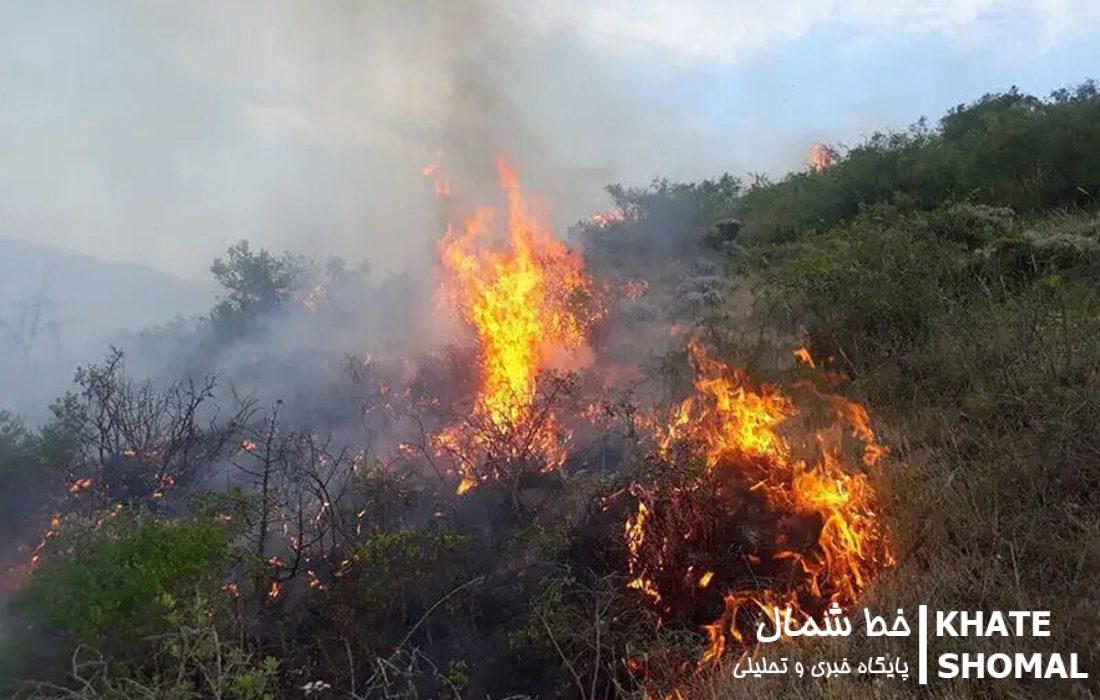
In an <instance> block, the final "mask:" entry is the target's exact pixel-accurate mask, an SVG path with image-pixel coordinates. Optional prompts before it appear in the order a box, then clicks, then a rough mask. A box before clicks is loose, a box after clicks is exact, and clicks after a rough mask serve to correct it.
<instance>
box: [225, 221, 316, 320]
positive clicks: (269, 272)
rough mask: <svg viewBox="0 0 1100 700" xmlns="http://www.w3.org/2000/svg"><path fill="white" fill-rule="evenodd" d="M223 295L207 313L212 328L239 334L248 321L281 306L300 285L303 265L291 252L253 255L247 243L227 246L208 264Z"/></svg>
mask: <svg viewBox="0 0 1100 700" xmlns="http://www.w3.org/2000/svg"><path fill="white" fill-rule="evenodd" d="M210 272H212V273H213V274H214V278H215V279H217V281H218V284H220V285H221V286H222V288H223V290H224V291H223V293H222V296H221V298H220V299H219V300H218V303H217V304H216V305H215V306H214V309H213V311H211V313H210V317H211V320H212V321H213V322H214V325H215V327H217V328H219V329H221V330H231V331H240V330H241V329H242V326H243V325H244V324H246V323H247V322H248V321H249V320H250V319H253V318H255V317H257V316H259V315H261V314H263V313H266V312H268V311H271V310H273V309H275V308H277V307H279V306H281V305H282V304H283V303H284V302H286V301H287V299H289V298H290V295H291V294H292V293H293V291H294V290H295V289H297V288H298V287H299V286H300V284H301V283H302V281H303V279H304V277H305V273H306V264H305V262H304V261H303V260H302V259H301V258H299V257H296V256H294V255H291V254H290V253H283V254H282V255H279V256H276V255H273V254H271V253H269V252H268V251H266V250H264V249H262V248H261V249H260V250H259V251H258V252H255V253H254V252H252V249H251V248H250V246H249V244H248V241H245V240H242V241H239V242H238V243H236V244H235V245H232V246H230V247H229V249H228V250H227V251H226V255H225V257H224V258H215V260H214V262H213V264H211V265H210Z"/></svg>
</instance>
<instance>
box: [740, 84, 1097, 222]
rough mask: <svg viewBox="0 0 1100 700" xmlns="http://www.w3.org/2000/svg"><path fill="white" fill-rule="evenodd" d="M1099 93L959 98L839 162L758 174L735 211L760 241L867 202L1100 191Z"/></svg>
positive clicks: (1033, 207) (926, 204) (1067, 202)
mask: <svg viewBox="0 0 1100 700" xmlns="http://www.w3.org/2000/svg"><path fill="white" fill-rule="evenodd" d="M1097 151H1100V93H1098V91H1097V88H1096V85H1095V83H1092V82H1086V83H1084V84H1082V85H1081V86H1079V87H1077V88H1076V89H1075V90H1073V91H1069V90H1063V91H1059V92H1057V93H1055V94H1054V95H1052V96H1051V98H1050V99H1048V100H1045V101H1044V100H1039V99H1037V98H1035V97H1032V96H1030V95H1024V94H1022V93H1020V92H1018V91H1017V90H1016V89H1015V88H1013V89H1012V90H1010V91H1009V92H1006V93H995V94H989V95H986V96H984V97H982V98H981V99H980V100H978V101H976V102H974V103H972V104H969V105H959V106H958V107H956V108H954V109H952V110H951V111H950V112H949V113H948V114H947V115H946V116H945V117H944V118H943V119H942V120H941V121H940V124H939V127H938V128H937V129H929V128H928V127H927V125H926V124H925V123H924V122H923V121H921V122H918V123H917V124H916V125H914V126H913V127H911V128H910V129H909V130H908V131H907V132H901V133H891V134H876V135H874V136H872V137H871V138H870V139H868V140H867V141H866V142H864V143H862V144H860V145H858V146H856V147H854V148H852V149H850V150H849V151H848V152H847V153H846V154H845V155H844V156H843V158H842V159H841V160H840V161H839V162H838V163H837V164H835V165H834V166H832V167H829V168H826V169H824V170H822V171H819V172H800V173H792V174H790V175H788V176H787V177H785V178H784V179H783V180H781V181H779V182H778V183H771V182H770V181H768V180H766V179H758V180H757V182H755V183H754V184H753V185H752V186H751V187H750V188H749V189H748V190H747V191H746V192H745V194H744V196H743V197H741V199H740V201H739V203H738V206H737V214H738V215H739V216H740V217H742V218H743V219H745V220H746V221H747V222H748V223H749V227H750V228H749V230H750V231H751V232H752V237H753V239H754V240H757V241H771V242H783V241H789V240H792V239H793V238H795V237H797V236H799V235H801V234H802V232H804V231H807V230H824V229H827V228H830V227H832V226H835V225H836V224H838V223H840V222H841V221H843V220H844V219H846V218H849V217H852V216H854V215H856V214H857V213H859V212H860V211H861V210H862V209H865V208H867V207H871V206H874V205H881V204H892V205H895V206H898V207H900V208H902V209H933V208H936V207H939V206H940V205H941V204H942V203H943V202H950V201H967V202H972V203H977V204H989V205H993V206H1007V207H1011V208H1012V209H1013V210H1015V211H1016V212H1019V213H1022V214H1031V213H1034V212H1038V211H1043V210H1047V209H1052V208H1055V207H1066V206H1075V205H1082V206H1083V205H1095V204H1096V203H1097V198H1098V197H1100V163H1098V162H1097V160H1096V159H1095V158H1094V157H1091V156H1090V154H1093V153H1096V152H1097Z"/></svg>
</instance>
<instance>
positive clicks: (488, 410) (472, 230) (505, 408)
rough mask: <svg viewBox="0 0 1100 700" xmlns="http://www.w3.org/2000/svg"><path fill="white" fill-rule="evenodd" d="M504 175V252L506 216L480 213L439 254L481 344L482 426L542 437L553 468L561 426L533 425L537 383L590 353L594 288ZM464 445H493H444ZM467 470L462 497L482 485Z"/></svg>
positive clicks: (480, 439)
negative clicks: (584, 350)
mask: <svg viewBox="0 0 1100 700" xmlns="http://www.w3.org/2000/svg"><path fill="white" fill-rule="evenodd" d="M496 165H497V173H498V175H499V178H500V182H501V186H502V187H503V189H504V191H505V194H506V195H507V200H508V212H507V224H506V231H505V243H506V245H504V246H497V247H494V246H493V245H492V242H491V240H490V238H491V236H492V234H493V224H494V223H496V219H497V218H498V212H497V211H495V210H493V209H491V208H489V207H481V208H478V209H477V210H476V211H475V212H474V214H473V216H471V217H470V218H469V219H467V220H466V221H465V222H463V223H462V225H461V226H458V227H452V226H448V229H447V234H446V236H445V237H444V239H443V241H442V242H441V244H440V247H439V250H440V256H441V258H442V262H443V267H444V270H445V272H446V279H445V291H446V292H448V293H449V296H450V297H451V300H452V302H453V304H454V306H455V307H456V308H457V309H458V311H459V313H460V314H461V316H462V318H463V319H464V320H465V321H466V322H467V323H468V324H469V326H470V327H471V328H472V329H473V331H474V334H475V336H476V339H477V350H478V374H479V386H478V394H477V399H476V402H475V406H474V412H475V414H476V415H475V418H479V419H483V420H484V422H485V423H486V427H487V429H488V430H489V431H490V432H498V433H503V434H504V435H506V436H507V435H509V434H511V433H513V432H515V430H516V429H517V428H518V427H520V426H525V427H529V428H530V427H534V428H535V434H534V435H533V436H532V437H533V440H532V442H533V443H535V444H537V445H538V450H537V452H539V453H541V454H542V455H543V456H544V457H546V458H547V462H548V466H550V467H554V466H556V464H555V462H557V463H560V461H561V459H563V458H564V455H563V454H561V450H560V449H555V447H560V446H558V445H555V444H554V443H556V442H558V441H557V440H556V439H555V438H554V434H556V432H557V431H556V424H555V422H554V420H553V417H552V416H551V417H549V419H546V420H541V421H540V422H539V423H538V424H537V425H532V421H533V420H534V419H535V416H533V415H532V414H533V411H532V405H533V402H534V400H535V395H536V390H537V379H538V375H539V373H540V371H542V370H543V369H546V368H547V367H548V366H549V365H550V357H551V355H552V354H553V353H555V352H560V351H561V350H566V351H571V350H576V349H578V348H580V347H582V346H584V345H585V342H586V336H587V331H588V328H589V327H590V326H591V324H592V323H593V322H594V321H595V320H596V318H597V317H598V312H594V311H591V310H590V309H589V308H587V306H588V304H587V301H589V300H591V299H592V298H593V295H594V290H593V284H592V281H591V280H590V278H589V277H588V276H587V275H586V274H585V272H584V268H583V263H582V261H581V260H580V258H579V257H576V256H574V255H572V254H571V253H570V251H569V250H568V248H566V247H565V245H563V244H562V243H561V242H560V241H558V240H557V239H556V238H554V236H553V234H552V233H551V232H550V230H549V227H548V226H547V225H546V224H545V223H544V222H542V221H540V220H539V219H538V218H537V217H535V216H533V214H532V212H531V211H530V207H529V206H528V204H527V202H526V200H525V199H524V196H523V193H522V191H521V189H520V186H519V183H518V181H517V179H516V176H515V173H514V172H513V170H512V168H511V167H509V166H508V165H507V164H506V163H505V162H504V161H502V160H499V159H498V160H497V164H496ZM479 432H483V431H479ZM464 438H469V439H470V440H472V442H473V443H475V444H479V445H480V446H482V447H484V446H485V445H484V442H485V440H487V439H488V438H487V437H486V436H484V435H482V436H477V435H473V436H471V435H459V434H458V432H457V429H452V430H449V431H446V432H444V433H443V434H442V435H441V436H439V441H438V442H439V445H441V446H442V447H445V448H452V449H453V448H456V447H457V446H458V445H459V444H460V443H462V442H469V441H470V440H464ZM524 449H525V450H526V449H527V448H526V446H525V448H524ZM467 456H468V455H467ZM464 461H465V462H466V465H465V466H464V467H462V469H461V470H462V472H463V473H462V482H461V484H460V485H459V487H458V493H460V494H461V493H464V492H466V491H468V490H469V489H471V488H473V486H475V485H476V484H477V483H478V482H479V481H481V480H482V476H483V475H478V474H476V473H475V472H476V471H477V468H476V466H475V465H474V463H473V462H474V461H476V460H464Z"/></svg>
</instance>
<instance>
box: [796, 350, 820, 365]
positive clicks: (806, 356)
mask: <svg viewBox="0 0 1100 700" xmlns="http://www.w3.org/2000/svg"><path fill="white" fill-rule="evenodd" d="M794 357H795V359H796V360H798V361H799V362H801V363H802V364H804V365H806V366H807V367H809V368H810V369H815V368H816V367H817V365H815V364H814V357H813V355H811V354H810V351H809V349H807V348H795V350H794Z"/></svg>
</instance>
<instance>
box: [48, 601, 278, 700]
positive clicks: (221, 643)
mask: <svg viewBox="0 0 1100 700" xmlns="http://www.w3.org/2000/svg"><path fill="white" fill-rule="evenodd" d="M157 602H158V605H159V606H160V607H161V611H162V615H163V622H164V624H165V626H166V627H167V628H168V629H169V630H170V631H169V632H166V633H164V634H162V635H159V636H157V637H155V638H150V639H147V640H144V641H145V643H146V644H148V645H149V647H150V648H151V649H150V651H151V653H150V658H149V660H148V661H147V662H145V663H142V664H140V665H137V666H134V665H119V664H111V663H110V662H108V661H107V660H106V659H104V658H103V657H102V656H100V655H98V654H97V653H95V652H92V651H91V650H89V649H87V648H78V649H77V651H76V653H75V654H74V655H73V664H72V669H71V676H72V680H73V681H75V683H76V684H77V689H74V690H70V689H68V688H64V687H58V686H52V685H50V686H44V687H42V688H39V689H38V690H37V691H35V692H32V693H30V694H29V697H32V698H43V699H45V698H57V699H61V698H72V699H75V698H80V700H124V699H125V700H200V699H201V698H224V699H225V700H274V698H276V697H278V695H277V693H278V683H279V663H278V660H277V659H275V658H274V657H272V656H265V657H262V658H260V657H259V656H257V655H256V654H254V653H252V652H251V651H249V650H248V649H247V648H246V647H245V646H244V645H242V644H241V643H240V642H239V641H237V640H235V639H233V638H232V637H231V636H228V635H225V634H223V633H222V632H221V631H219V627H218V625H217V623H216V621H217V619H218V614H217V611H216V610H215V608H214V606H213V605H212V604H211V602H210V601H209V600H208V599H207V598H205V597H203V596H201V595H198V596H194V597H189V598H186V599H183V600H177V599H176V598H174V597H172V596H171V595H168V594H162V595H161V596H160V597H159V599H158V601H157Z"/></svg>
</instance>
